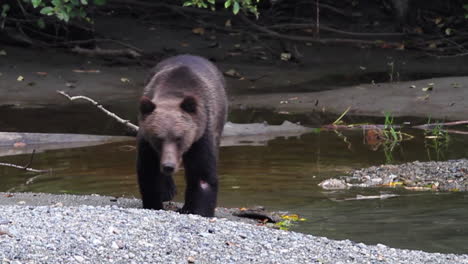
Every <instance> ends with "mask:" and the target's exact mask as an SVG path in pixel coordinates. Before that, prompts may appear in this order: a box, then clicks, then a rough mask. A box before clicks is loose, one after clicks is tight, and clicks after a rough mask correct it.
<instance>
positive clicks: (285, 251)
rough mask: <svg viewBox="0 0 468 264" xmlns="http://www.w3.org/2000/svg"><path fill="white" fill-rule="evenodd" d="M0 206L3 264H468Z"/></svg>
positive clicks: (143, 213) (193, 225)
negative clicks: (250, 263) (249, 263)
mask: <svg viewBox="0 0 468 264" xmlns="http://www.w3.org/2000/svg"><path fill="white" fill-rule="evenodd" d="M2 199H4V198H2ZM0 209H1V211H2V214H1V215H0V258H1V259H2V261H3V262H4V263H51V262H53V263H187V262H188V263H246V262H252V263H291V262H292V263H377V262H378V263H468V255H455V254H439V253H426V252H422V251H417V250H404V249H395V248H389V247H387V246H385V245H381V244H378V245H365V244H362V243H355V242H352V241H349V240H343V241H336V240H330V239H327V238H323V237H315V236H312V235H304V234H300V233H295V232H288V231H281V230H274V229H270V228H267V227H263V226H256V225H250V224H245V223H239V222H233V221H229V220H225V219H221V218H211V219H210V218H203V217H199V216H196V215H180V214H178V213H174V212H170V211H150V210H143V209H136V208H122V207H119V206H116V205H114V206H103V207H102V206H90V205H80V206H70V207H69V206H63V205H60V204H56V205H53V206H31V205H26V204H23V205H1V206H0Z"/></svg>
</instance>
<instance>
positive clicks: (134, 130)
mask: <svg viewBox="0 0 468 264" xmlns="http://www.w3.org/2000/svg"><path fill="white" fill-rule="evenodd" d="M57 93H59V94H61V95H63V96H65V97H66V98H68V100H70V101H75V100H80V99H81V100H85V101H88V102H90V103H92V104H93V105H94V106H96V107H97V108H99V109H100V110H101V111H103V112H104V113H106V115H108V116H110V117H112V118H113V119H115V120H116V121H117V122H119V123H121V124H124V125H125V126H127V127H128V128H129V129H130V130H132V132H134V133H137V132H138V126H137V125H135V124H132V123H131V122H130V121H129V120H125V119H122V118H121V117H119V116H118V115H116V114H114V113H112V112H111V111H109V110H107V109H106V108H104V106H102V105H101V104H100V103H98V102H96V101H94V100H93V99H91V98H89V97H86V96H82V95H79V96H70V95H68V94H67V93H66V92H64V91H57Z"/></svg>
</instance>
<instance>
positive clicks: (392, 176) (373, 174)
mask: <svg viewBox="0 0 468 264" xmlns="http://www.w3.org/2000/svg"><path fill="white" fill-rule="evenodd" d="M320 186H322V188H324V189H345V188H349V187H403V188H406V189H408V190H416V191H425V190H427V191H451V192H458V191H462V192H466V191H468V160H467V159H460V160H449V161H438V162H436V161H429V162H419V161H415V162H410V163H405V164H400V165H380V166H373V167H369V168H365V169H360V170H355V171H353V172H351V173H350V175H349V176H342V177H339V178H338V179H329V180H325V181H323V182H321V183H320Z"/></svg>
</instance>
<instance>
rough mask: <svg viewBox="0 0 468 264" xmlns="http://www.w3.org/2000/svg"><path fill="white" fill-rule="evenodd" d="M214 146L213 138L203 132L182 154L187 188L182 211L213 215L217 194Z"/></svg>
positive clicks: (206, 215)
mask: <svg viewBox="0 0 468 264" xmlns="http://www.w3.org/2000/svg"><path fill="white" fill-rule="evenodd" d="M216 148H217V147H216V146H215V145H214V140H213V138H212V137H210V136H209V135H206V134H205V135H204V136H203V137H202V138H201V139H200V140H198V141H197V142H195V143H194V144H193V145H192V147H191V148H190V149H189V151H187V153H185V154H184V156H183V160H184V167H185V179H186V182H187V189H186V190H185V204H184V206H183V208H182V210H181V212H182V213H187V214H198V215H201V216H205V217H212V216H214V211H215V208H216V199H217V195H218V176H217V173H216V165H217V159H218V157H217V156H216V153H217V151H216Z"/></svg>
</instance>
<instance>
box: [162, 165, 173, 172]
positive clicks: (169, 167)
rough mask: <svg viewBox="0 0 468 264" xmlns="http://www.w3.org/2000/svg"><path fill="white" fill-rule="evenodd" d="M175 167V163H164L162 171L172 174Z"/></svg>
mask: <svg viewBox="0 0 468 264" xmlns="http://www.w3.org/2000/svg"><path fill="white" fill-rule="evenodd" d="M174 169H175V164H174V163H164V164H163V165H162V172H163V173H165V174H172V173H173V172H174Z"/></svg>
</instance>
